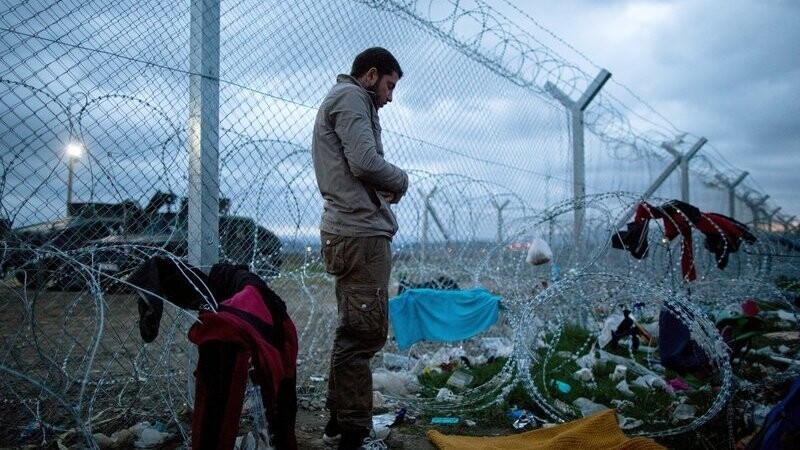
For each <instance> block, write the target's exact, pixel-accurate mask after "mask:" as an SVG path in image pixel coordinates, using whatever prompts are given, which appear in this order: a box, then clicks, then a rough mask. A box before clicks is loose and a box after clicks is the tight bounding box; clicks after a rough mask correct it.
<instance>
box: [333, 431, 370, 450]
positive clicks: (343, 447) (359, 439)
mask: <svg viewBox="0 0 800 450" xmlns="http://www.w3.org/2000/svg"><path fill="white" fill-rule="evenodd" d="M369 431H370V430H369V428H364V429H361V430H342V438H341V439H340V440H339V446H338V447H337V449H338V450H359V449H360V448H361V447H362V445H363V444H364V440H365V439H366V438H368V437H369Z"/></svg>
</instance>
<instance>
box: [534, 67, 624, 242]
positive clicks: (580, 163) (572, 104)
mask: <svg viewBox="0 0 800 450" xmlns="http://www.w3.org/2000/svg"><path fill="white" fill-rule="evenodd" d="M609 78H611V73H610V72H609V71H607V70H605V69H602V70H600V73H599V74H597V76H596V77H595V78H594V80H592V83H591V84H590V85H589V87H588V88H586V91H585V92H584V93H583V95H581V98H579V99H578V100H577V101H573V100H572V99H571V98H569V96H567V94H565V93H564V92H563V91H562V90H561V89H559V88H558V87H557V86H556V85H555V84H553V83H551V82H549V81H548V82H547V83H545V85H544V88H545V90H547V92H549V93H550V95H552V96H553V97H554V98H555V99H556V100H558V101H559V102H560V103H561V104H562V105H564V107H565V108H567V110H568V111H569V113H570V117H571V118H572V127H571V128H572V197H573V198H574V199H575V200H576V201H577V200H578V199H581V198H583V197H585V196H586V164H585V159H586V158H585V156H584V143H583V113H584V111H586V108H587V107H589V103H591V102H592V100H594V98H595V97H596V96H597V94H598V93H599V92H600V89H602V88H603V85H605V84H606V81H608V79H609ZM584 215H585V213H584V211H583V206H582V205H580V204H576V205H575V223H574V233H575V236H574V238H575V250H576V251H577V249H578V242H579V240H580V234H581V230H582V229H583V222H584Z"/></svg>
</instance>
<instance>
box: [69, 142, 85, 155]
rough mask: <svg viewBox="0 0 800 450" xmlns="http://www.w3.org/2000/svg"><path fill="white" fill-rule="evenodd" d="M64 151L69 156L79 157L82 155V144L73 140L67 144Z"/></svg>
mask: <svg viewBox="0 0 800 450" xmlns="http://www.w3.org/2000/svg"><path fill="white" fill-rule="evenodd" d="M65 151H66V152H67V156H69V157H70V158H80V157H81V156H83V146H82V145H81V144H78V143H75V142H71V143H69V144H67V147H66V149H65Z"/></svg>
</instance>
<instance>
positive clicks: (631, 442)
mask: <svg viewBox="0 0 800 450" xmlns="http://www.w3.org/2000/svg"><path fill="white" fill-rule="evenodd" d="M428 439H430V440H431V442H433V444H434V445H435V446H436V447H437V448H439V450H545V449H546V450H559V449H564V450H591V449H598V450H600V449H602V450H666V447H663V446H661V445H659V444H657V443H656V442H655V441H653V440H652V439H648V438H643V437H634V438H629V437H627V436H625V434H624V433H623V432H622V430H621V429H620V428H619V425H617V416H616V413H615V412H614V410H611V409H609V410H607V411H603V412H599V413H597V414H595V415H592V416H589V417H584V418H582V419H577V420H574V421H572V422H567V423H564V424H561V425H557V426H555V427H552V428H542V429H538V430H533V431H528V432H525V433H520V434H514V435H511V436H498V437H481V436H456V435H446V434H442V433H440V432H438V431H436V430H428Z"/></svg>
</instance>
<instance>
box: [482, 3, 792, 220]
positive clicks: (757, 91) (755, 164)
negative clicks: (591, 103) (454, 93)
mask: <svg viewBox="0 0 800 450" xmlns="http://www.w3.org/2000/svg"><path fill="white" fill-rule="evenodd" d="M508 3H510V4H511V5H514V6H516V7H518V8H519V9H521V10H523V11H525V12H526V13H527V14H528V15H529V16H530V17H529V18H525V17H524V16H522V15H521V14H520V13H519V12H516V11H514V10H513V8H512V7H511V6H509V4H508ZM492 5H493V7H496V8H497V9H498V10H500V11H502V12H503V13H504V14H508V16H507V17H509V18H511V19H512V20H513V21H514V22H515V23H517V24H518V25H519V26H520V27H523V28H525V29H528V28H531V33H532V34H542V30H536V24H535V23H533V21H532V20H531V19H533V20H534V21H535V22H536V23H538V24H539V25H541V26H542V27H544V28H546V29H547V30H549V31H551V32H552V33H554V34H555V35H556V36H558V37H559V38H561V39H563V40H564V41H566V42H567V43H569V45H571V46H572V47H574V49H575V50H577V51H579V52H581V53H582V54H583V55H585V57H586V58H587V59H588V61H587V60H584V59H582V57H581V55H579V54H576V53H573V54H571V55H568V54H565V55H563V56H564V57H565V58H566V59H568V60H569V61H574V62H575V63H576V64H578V65H580V66H581V67H582V68H584V70H586V71H587V72H589V73H591V74H595V73H596V72H597V71H596V69H594V68H593V64H594V65H597V66H599V67H602V68H605V69H607V70H609V71H610V72H611V73H612V74H613V77H612V79H613V80H614V81H615V82H616V83H621V84H623V85H625V86H627V87H628V88H629V89H631V90H632V91H633V92H634V93H636V94H637V95H638V96H639V97H641V98H642V99H644V100H645V101H646V102H648V103H649V104H650V105H651V106H653V107H654V109H656V110H657V111H658V112H659V113H660V114H662V115H663V116H665V117H666V118H667V119H669V121H670V122H672V124H674V126H675V127H677V128H678V129H679V130H683V131H686V132H688V133H689V134H690V135H692V136H697V137H699V136H705V137H706V138H708V140H709V143H708V144H707V145H706V147H704V148H703V149H702V150H701V152H707V154H708V156H709V157H710V158H713V159H714V160H721V161H725V162H727V164H729V166H728V167H726V168H727V169H729V170H733V168H737V169H739V170H746V171H748V172H749V173H750V175H749V176H748V178H747V179H746V182H747V184H748V185H749V186H751V187H753V188H755V189H757V190H759V191H761V192H763V193H764V194H768V195H770V198H769V200H768V202H767V205H768V206H769V208H768V209H770V210H774V209H775V208H776V207H779V206H780V207H781V208H782V209H781V211H780V212H779V215H783V214H785V215H787V216H791V215H798V216H800V196H798V195H797V174H798V172H799V171H800V100H799V99H800V1H798V0H729V1H723V0H633V1H617V0H614V1H611V0H608V1H601V2H598V1H592V0H567V1H563V2H542V1H535V2H534V1H524V0H508V2H506V0H497V1H493V2H492ZM689 140H691V139H689ZM731 166H732V167H731Z"/></svg>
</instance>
